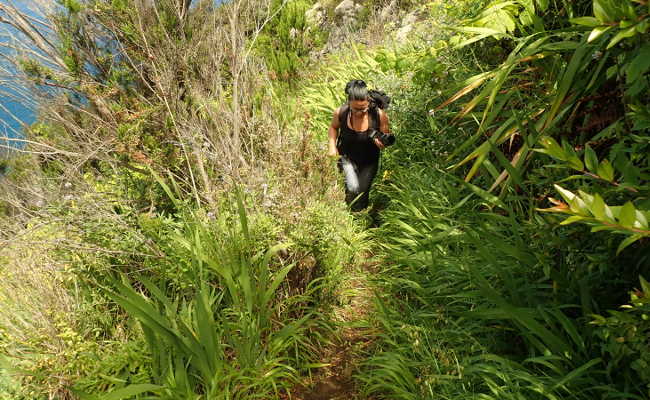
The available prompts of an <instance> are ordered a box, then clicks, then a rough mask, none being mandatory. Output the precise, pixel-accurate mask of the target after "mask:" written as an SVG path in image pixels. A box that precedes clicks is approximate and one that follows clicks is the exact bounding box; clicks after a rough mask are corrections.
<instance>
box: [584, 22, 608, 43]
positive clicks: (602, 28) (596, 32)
mask: <svg viewBox="0 0 650 400" xmlns="http://www.w3.org/2000/svg"><path fill="white" fill-rule="evenodd" d="M610 29H612V27H611V26H598V27H596V28H594V29H593V30H592V31H591V33H590V34H589V38H588V39H587V42H588V43H591V42H593V41H594V40H596V39H598V38H599V37H600V36H601V35H602V34H603V33H605V32H607V31H608V30H610Z"/></svg>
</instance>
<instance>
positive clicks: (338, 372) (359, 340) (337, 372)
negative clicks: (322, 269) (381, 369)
mask: <svg viewBox="0 0 650 400" xmlns="http://www.w3.org/2000/svg"><path fill="white" fill-rule="evenodd" d="M365 260H366V261H364V262H362V263H361V264H359V265H357V266H356V267H355V269H354V270H353V271H351V272H350V276H349V279H348V280H347V281H346V282H345V283H344V284H343V285H342V287H341V289H340V292H339V294H338V297H339V298H341V305H340V306H338V307H336V308H335V310H334V318H335V321H336V324H337V326H338V331H337V332H336V333H335V337H334V338H332V345H331V346H329V347H327V348H323V349H322V358H321V362H322V363H324V364H329V365H328V366H326V367H323V368H320V369H318V370H317V371H316V372H315V374H314V375H313V376H312V379H311V382H310V384H308V385H306V386H305V387H302V388H299V389H298V390H297V391H296V392H295V393H294V395H293V396H292V399H295V400H344V399H345V400H355V399H356V400H361V399H364V400H370V399H368V398H367V397H363V396H361V395H360V394H359V390H358V388H357V387H356V383H355V381H354V379H353V375H354V373H356V372H357V369H358V368H359V364H360V362H361V361H362V360H363V359H364V358H365V356H364V354H366V350H367V348H368V346H370V345H371V344H372V342H373V340H374V337H375V336H376V333H375V332H374V328H373V327H371V326H369V325H368V322H367V321H368V318H367V317H368V315H369V314H370V313H372V311H373V292H372V288H371V287H370V284H369V282H368V277H369V276H370V274H373V273H375V271H376V268H377V262H373V261H371V260H372V255H371V254H367V255H366V257H365Z"/></svg>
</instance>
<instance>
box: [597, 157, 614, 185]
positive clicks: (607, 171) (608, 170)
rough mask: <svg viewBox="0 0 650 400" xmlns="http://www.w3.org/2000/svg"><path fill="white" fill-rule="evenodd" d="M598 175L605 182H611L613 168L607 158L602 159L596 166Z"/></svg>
mask: <svg viewBox="0 0 650 400" xmlns="http://www.w3.org/2000/svg"><path fill="white" fill-rule="evenodd" d="M597 171H598V176H600V177H601V178H603V179H604V180H606V181H607V182H612V181H613V180H614V168H612V164H610V162H609V160H603V161H602V162H601V163H600V165H599V166H598V170H597Z"/></svg>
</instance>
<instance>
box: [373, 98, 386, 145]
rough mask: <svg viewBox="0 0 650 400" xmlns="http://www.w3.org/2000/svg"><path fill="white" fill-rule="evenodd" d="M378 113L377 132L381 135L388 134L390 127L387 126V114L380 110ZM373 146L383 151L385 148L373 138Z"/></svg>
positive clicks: (379, 141)
mask: <svg viewBox="0 0 650 400" xmlns="http://www.w3.org/2000/svg"><path fill="white" fill-rule="evenodd" d="M378 111H379V130H380V131H382V132H383V133H390V125H389V124H388V114H386V112H385V111H384V110H382V109H381V108H379V109H378ZM374 142H375V146H377V147H379V150H383V149H384V148H385V147H386V146H384V144H383V143H382V142H381V140H379V139H377V138H375V140H374Z"/></svg>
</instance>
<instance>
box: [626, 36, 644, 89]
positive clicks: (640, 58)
mask: <svg viewBox="0 0 650 400" xmlns="http://www.w3.org/2000/svg"><path fill="white" fill-rule="evenodd" d="M648 69H650V44H646V45H645V46H643V47H641V48H640V49H639V53H638V54H637V56H636V57H635V58H634V59H633V60H632V61H631V62H630V63H629V64H628V65H627V67H626V68H625V73H626V74H627V83H628V84H631V83H633V82H635V81H636V80H638V79H639V78H640V77H641V76H642V75H643V74H645V73H646V72H647V71H648Z"/></svg>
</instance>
